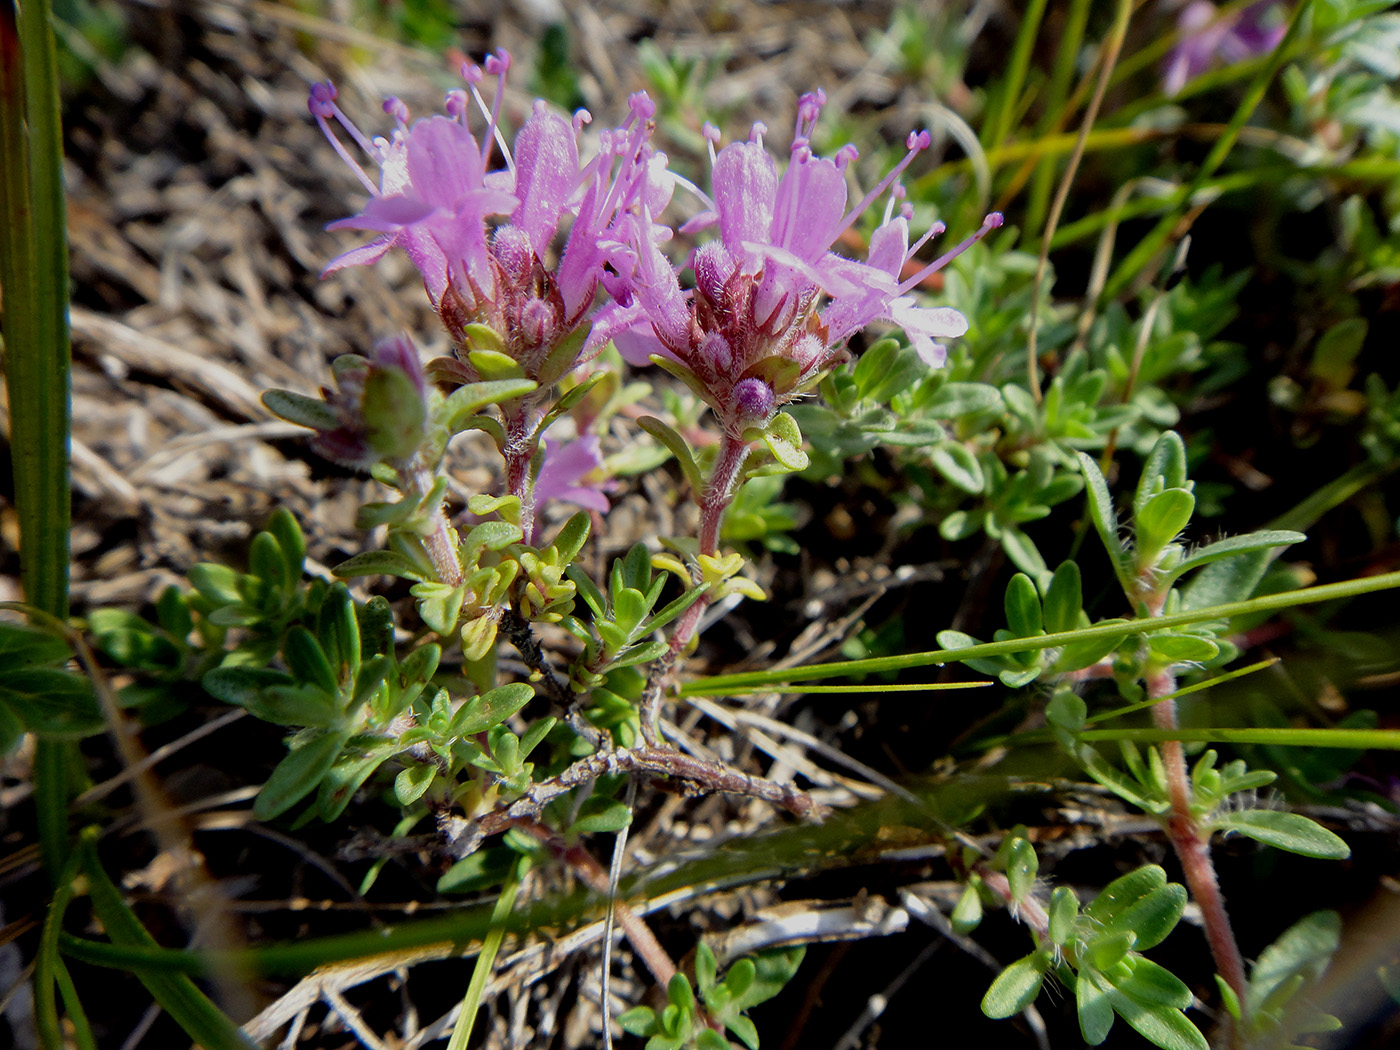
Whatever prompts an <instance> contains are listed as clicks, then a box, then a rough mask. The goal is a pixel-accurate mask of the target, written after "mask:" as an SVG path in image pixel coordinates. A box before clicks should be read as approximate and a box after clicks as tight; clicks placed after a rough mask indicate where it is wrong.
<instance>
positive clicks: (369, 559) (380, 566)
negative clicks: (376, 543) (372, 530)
mask: <svg viewBox="0 0 1400 1050" xmlns="http://www.w3.org/2000/svg"><path fill="white" fill-rule="evenodd" d="M331 572H333V573H335V574H336V575H337V576H339V577H340V578H341V579H346V580H348V579H353V578H354V577H357V576H398V577H400V578H402V579H405V580H423V579H427V574H425V573H424V572H423V570H422V568H420V567H419V566H418V565H415V564H414V563H413V561H412V559H410V558H409V557H408V556H407V555H404V554H400V553H399V552H398V551H364V552H362V553H360V554H356V555H355V556H354V557H353V558H347V559H346V560H345V561H343V562H341V563H340V564H339V565H337V566H336V567H335V568H333V569H332V570H331Z"/></svg>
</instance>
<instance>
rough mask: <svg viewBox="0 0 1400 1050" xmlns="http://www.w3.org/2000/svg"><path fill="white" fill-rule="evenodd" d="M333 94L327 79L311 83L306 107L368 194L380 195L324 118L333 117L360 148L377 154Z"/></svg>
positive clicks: (373, 183) (371, 180) (334, 92)
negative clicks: (338, 104) (341, 108)
mask: <svg viewBox="0 0 1400 1050" xmlns="http://www.w3.org/2000/svg"><path fill="white" fill-rule="evenodd" d="M335 96H336V90H335V85H333V84H331V83H330V82H329V81H327V82H326V83H324V84H313V85H311V95H310V97H309V98H308V99H307V100H306V108H307V109H309V110H310V111H311V115H312V116H313V117H315V118H316V124H317V126H318V127H320V129H321V133H322V134H323V135H325V136H326V140H327V141H328V142H330V144H331V148H332V149H334V150H335V151H336V153H337V154H339V156H340V159H341V160H343V161H345V163H346V164H347V165H349V167H350V170H351V171H353V172H354V173H355V174H356V175H357V176H359V179H360V182H362V183H364V187H365V189H367V190H369V193H370V196H371V197H378V196H379V195H380V193H379V187H378V186H377V185H376V184H375V182H374V180H373V179H371V178H370V177H369V175H368V174H366V173H365V169H364V168H362V167H361V166H360V162H359V161H357V160H356V159H355V158H354V157H352V156H350V151H349V150H347V149H346V148H345V145H344V144H343V143H342V142H341V141H340V139H339V138H337V137H336V134H335V132H334V131H333V130H331V126H330V122H329V121H327V120H326V118H327V117H334V118H335V119H336V121H337V122H338V123H339V124H340V126H341V127H343V128H344V129H345V130H346V133H347V134H349V135H350V136H351V137H352V138H353V139H354V140H355V142H356V144H358V145H359V147H360V148H361V149H363V150H364V151H365V152H366V153H368V154H369V155H370V156H372V157H377V156H378V153H377V152H376V151H375V149H374V146H373V145H372V144H371V143H369V142H366V141H365V137H364V135H362V134H360V129H359V128H357V127H355V125H354V124H352V123H351V122H350V118H349V117H347V116H346V115H345V114H344V113H342V112H341V111H340V107H339V106H337V105H336V104H335Z"/></svg>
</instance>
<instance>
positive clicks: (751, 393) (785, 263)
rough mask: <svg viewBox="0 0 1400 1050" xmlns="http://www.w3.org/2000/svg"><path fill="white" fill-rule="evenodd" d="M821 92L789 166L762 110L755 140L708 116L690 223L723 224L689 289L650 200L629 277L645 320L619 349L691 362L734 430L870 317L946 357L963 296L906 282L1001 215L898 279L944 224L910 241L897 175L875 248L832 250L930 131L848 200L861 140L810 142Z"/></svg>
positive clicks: (750, 423) (758, 422)
mask: <svg viewBox="0 0 1400 1050" xmlns="http://www.w3.org/2000/svg"><path fill="white" fill-rule="evenodd" d="M824 103H825V96H824V95H823V94H822V93H821V92H816V93H815V94H809V95H804V96H802V99H801V100H800V102H799V104H798V115H797V126H796V131H795V134H794V137H793V143H792V148H791V152H790V156H789V161H788V165H787V167H786V169H785V170H784V171H783V173H782V174H781V175H779V174H778V168H777V163H776V162H775V161H774V159H773V157H772V155H771V154H769V152H768V151H767V149H766V148H765V147H764V144H763V135H764V134H765V132H766V128H764V126H763V125H762V124H756V125H755V126H754V129H753V132H752V133H751V135H750V136H749V140H748V141H747V142H735V143H731V144H730V145H728V146H726V147H725V148H724V149H722V150H720V151H719V152H718V153H716V152H715V150H714V143H715V141H716V140H717V139H718V132H717V131H716V130H715V129H713V128H712V127H708V126H707V128H706V134H707V137H708V138H709V139H710V144H711V145H710V149H711V168H712V170H711V180H710V181H711V189H712V194H713V197H705V196H704V195H703V194H701V196H702V198H703V199H704V201H705V204H706V210H705V211H703V212H702V213H701V214H699V215H697V216H696V217H695V218H693V219H692V220H691V221H690V222H688V223H687V224H686V225H685V226H683V227H682V232H686V233H689V232H694V231H696V230H701V229H705V228H707V227H715V228H717V230H718V233H719V236H718V239H717V240H713V241H710V242H708V243H707V244H705V245H703V246H701V247H700V248H698V249H696V251H695V252H694V253H693V255H692V257H691V261H690V267H691V269H692V270H693V271H694V274H695V288H694V291H693V292H691V293H686V292H683V291H682V290H681V286H680V282H679V280H678V277H677V274H676V272H675V270H674V269H673V268H672V267H671V265H670V264H669V263H668V262H667V261H666V259H665V257H664V256H663V255H662V254H661V252H660V250H659V249H658V248H657V246H656V243H655V239H654V237H653V236H652V235H651V233H650V214H649V211H648V208H647V206H646V203H645V202H644V204H643V208H642V211H643V219H644V221H643V222H642V223H640V224H639V232H638V236H637V237H636V239H635V241H634V246H635V249H636V258H635V267H634V269H633V271H632V274H631V277H630V280H629V282H628V283H629V285H630V288H631V290H632V292H633V294H634V295H635V296H636V298H637V300H638V301H639V302H640V303H641V304H642V306H643V309H644V311H645V313H646V315H647V316H648V318H649V320H650V322H651V332H646V331H644V330H636V329H634V330H632V331H630V332H624V333H622V334H621V335H620V336H618V337H617V342H618V346H619V349H621V350H622V352H623V355H624V356H625V357H627V358H628V359H629V360H631V361H633V362H634V363H640V362H644V361H645V360H647V359H648V358H649V356H650V355H653V354H659V355H660V356H661V357H662V358H665V359H672V360H675V361H677V362H679V364H681V365H683V366H684V369H685V371H687V372H688V373H690V375H691V377H692V378H693V379H694V380H695V381H696V382H695V383H694V384H693V385H694V386H695V387H696V389H697V392H699V393H701V396H703V397H704V398H705V400H706V401H707V402H708V403H709V404H710V406H711V407H712V408H714V410H715V412H716V413H717V414H718V416H719V417H720V420H721V422H722V423H723V424H724V427H725V430H726V432H728V433H729V434H730V435H731V436H733V437H735V438H738V437H740V436H741V435H742V434H743V432H744V431H745V430H746V429H748V428H750V427H762V426H765V425H766V424H767V423H768V422H769V421H770V420H771V419H772V417H773V415H774V413H776V411H777V410H778V409H779V408H781V407H782V406H783V405H785V404H787V403H789V402H791V401H792V400H793V399H794V398H796V397H798V396H799V395H801V394H802V393H804V392H805V391H807V390H809V389H810V388H811V387H812V386H814V385H815V384H816V383H817V382H818V381H819V380H820V378H821V376H822V375H824V374H825V373H826V372H827V371H828V370H829V369H830V368H832V367H833V366H834V365H835V364H837V363H838V362H839V361H841V360H842V359H843V358H844V356H845V349H844V346H845V342H846V340H847V339H848V338H850V336H852V335H853V334H855V333H856V332H858V331H859V330H860V329H862V328H864V327H865V326H866V325H867V324H869V323H870V322H872V321H876V320H888V321H893V322H895V323H897V324H900V325H901V326H903V327H904V328H905V330H906V331H907V332H908V333H909V336H910V339H911V341H912V343H913V345H914V346H915V348H916V349H917V350H918V352H919V355H920V356H921V357H922V358H923V359H924V360H925V361H926V362H928V364H929V365H930V366H937V365H940V364H942V362H943V356H944V353H943V347H942V346H940V345H939V344H938V343H937V340H939V339H946V338H951V337H954V336H959V335H962V334H963V333H964V332H965V331H967V320H966V319H965V318H964V317H963V316H962V314H960V313H958V312H957V311H956V310H952V309H948V308H941V309H935V308H927V307H921V306H919V305H918V303H917V301H916V300H915V299H914V298H913V297H912V296H911V295H910V294H909V293H910V292H911V291H912V289H913V288H914V287H915V286H916V285H917V284H919V282H920V281H922V280H923V279H924V278H925V277H927V276H928V275H929V274H930V273H932V272H934V271H935V270H937V269H940V268H941V267H942V266H944V265H945V264H946V263H947V262H948V261H949V260H951V259H952V258H954V257H955V256H956V255H958V254H959V253H960V252H962V251H963V250H964V249H966V248H967V247H968V246H969V245H970V244H972V243H973V242H974V241H976V240H977V239H979V238H980V237H982V236H983V235H985V234H986V233H987V232H988V231H989V230H992V229H994V228H995V227H997V226H1000V225H1001V216H1000V215H995V214H994V215H989V216H987V218H986V220H985V221H984V223H983V225H982V228H981V229H980V230H979V231H978V232H977V233H976V234H974V235H973V236H972V237H970V238H968V240H966V241H964V242H963V243H962V244H961V245H959V246H958V247H957V248H955V249H953V250H952V251H950V252H948V253H947V254H945V255H943V256H942V257H940V258H939V259H937V260H935V261H934V262H932V263H930V264H929V265H928V266H926V267H924V268H923V269H921V270H920V271H919V272H918V273H917V274H914V275H913V276H911V277H909V278H907V279H904V280H901V279H900V272H901V270H902V268H903V266H904V264H905V263H906V262H907V261H908V260H909V259H911V258H912V257H913V255H914V253H915V252H917V251H918V250H919V249H920V248H922V247H923V245H924V244H925V243H926V242H927V241H928V240H929V239H930V238H931V237H933V236H935V235H936V234H938V233H941V232H942V230H943V226H942V224H941V223H940V224H936V225H935V226H934V227H933V228H932V229H930V230H929V231H928V232H927V233H925V234H924V236H923V237H921V238H920V239H919V240H918V241H917V242H916V243H915V244H913V245H912V246H911V245H910V244H909V223H908V214H909V212H910V211H911V209H909V207H908V206H907V205H903V204H901V206H900V207H899V209H898V214H895V212H896V209H895V204H896V202H897V201H899V198H900V191H899V190H898V189H897V188H896V190H895V192H894V193H892V194H891V199H890V203H889V207H888V208H887V211H886V217H885V221H884V223H883V224H882V225H881V226H880V228H879V229H878V230H877V231H876V232H875V235H874V236H873V237H872V238H871V247H870V252H869V255H868V257H867V259H866V260H865V261H864V262H859V261H856V260H852V259H847V258H845V257H843V256H840V255H837V254H836V253H835V252H833V251H832V250H831V249H832V246H833V245H834V244H835V243H836V240H837V238H839V237H840V236H841V234H842V233H844V232H845V231H846V230H847V229H849V228H850V227H851V225H852V224H853V223H855V222H856V220H857V219H858V218H859V217H860V216H861V215H862V214H863V213H864V212H865V211H866V210H867V209H868V208H869V207H870V206H871V205H872V204H873V203H874V202H875V201H876V200H877V199H878V198H879V197H880V196H881V195H882V194H884V193H885V191H886V190H888V189H890V187H891V186H894V185H895V183H896V180H897V179H898V177H899V175H900V173H901V172H902V171H903V170H904V168H905V167H906V166H907V165H908V164H909V163H910V161H912V160H913V158H914V156H915V155H916V154H917V153H918V152H919V151H920V150H922V149H925V148H926V147H927V146H928V144H929V135H928V132H920V133H918V134H911V135H910V136H909V139H908V141H907V143H906V145H907V148H908V153H907V155H906V156H905V157H904V159H903V160H902V161H900V163H899V164H897V165H896V166H895V167H894V169H893V170H892V171H890V172H889V174H887V175H886V176H885V177H884V178H883V179H882V180H881V181H880V182H879V183H878V184H877V185H876V186H875V187H874V188H873V189H872V190H871V191H870V192H869V193H868V194H866V196H865V197H864V198H862V199H861V200H860V201H859V202H857V203H856V204H855V206H854V207H851V208H849V209H848V208H847V193H846V178H845V169H846V167H847V166H848V165H849V164H850V162H851V161H852V160H853V159H855V157H856V150H855V148H854V147H853V146H849V145H848V146H844V147H842V148H841V149H840V150H838V151H837V153H836V155H835V157H834V158H831V159H827V158H823V157H818V156H816V155H815V154H814V153H813V152H812V148H811V133H812V128H813V126H814V125H815V124H816V121H817V117H818V115H819V114H820V112H821V108H822V105H823V104H824ZM696 192H697V193H698V192H699V191H698V190H697V191H696ZM642 231H646V232H642Z"/></svg>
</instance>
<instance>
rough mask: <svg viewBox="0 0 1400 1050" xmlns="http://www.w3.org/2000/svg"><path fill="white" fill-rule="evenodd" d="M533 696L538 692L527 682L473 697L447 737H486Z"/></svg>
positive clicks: (452, 722)
mask: <svg viewBox="0 0 1400 1050" xmlns="http://www.w3.org/2000/svg"><path fill="white" fill-rule="evenodd" d="M534 696H535V691H534V690H533V689H532V688H530V686H529V685H527V684H526V683H524V682H512V683H510V684H509V685H502V686H497V687H496V688H495V689H491V690H489V691H487V692H485V693H482V694H481V695H480V696H476V697H472V699H470V700H468V701H467V702H466V703H465V704H463V705H462V706H461V707H460V708H458V710H457V713H456V714H455V715H453V716H452V721H451V722H450V723H449V724H448V727H447V732H446V733H445V734H444V735H445V736H448V737H450V738H452V739H457V738H460V737H464V736H475V735H476V734H477V733H484V732H486V731H487V730H488V729H491V728H492V727H494V726H497V725H500V724H501V723H502V722H504V721H505V720H506V719H507V718H509V717H510V716H511V715H513V714H515V712H517V711H519V710H520V709H521V708H522V707H524V706H525V705H526V704H528V703H529V702H530V701H531V700H532V699H533V698H534Z"/></svg>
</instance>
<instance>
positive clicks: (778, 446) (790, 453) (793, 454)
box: [763, 413, 811, 473]
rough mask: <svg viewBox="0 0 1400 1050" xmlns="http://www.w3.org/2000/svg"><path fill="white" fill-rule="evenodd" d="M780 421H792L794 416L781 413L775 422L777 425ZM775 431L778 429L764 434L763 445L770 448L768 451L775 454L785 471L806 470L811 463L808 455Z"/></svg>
mask: <svg viewBox="0 0 1400 1050" xmlns="http://www.w3.org/2000/svg"><path fill="white" fill-rule="evenodd" d="M779 419H787V420H791V419H792V416H790V415H788V414H787V413H780V414H779V415H778V416H777V418H776V419H774V421H773V422H774V423H776V422H777V421H778V420H779ZM793 426H794V427H795V426H796V424H795V423H794V424H793ZM775 430H776V428H773V429H770V430H767V431H765V432H764V434H763V443H764V444H765V445H766V446H768V451H769V452H771V453H772V454H773V458H774V459H775V460H776V461H777V462H778V463H779V464H780V465H781V466H782V467H783V468H784V469H786V470H789V471H792V472H794V473H795V472H797V471H799V470H806V469H807V465H808V464H809V463H810V462H811V460H810V458H809V457H808V455H807V453H806V452H804V451H802V447H801V446H800V445H797V444H793V443H792V442H791V441H789V440H788V439H787V438H786V437H784V436H783V435H781V434H778V433H775Z"/></svg>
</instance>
